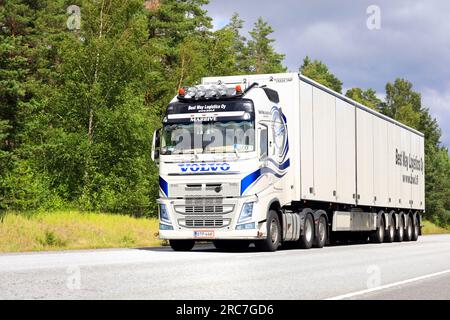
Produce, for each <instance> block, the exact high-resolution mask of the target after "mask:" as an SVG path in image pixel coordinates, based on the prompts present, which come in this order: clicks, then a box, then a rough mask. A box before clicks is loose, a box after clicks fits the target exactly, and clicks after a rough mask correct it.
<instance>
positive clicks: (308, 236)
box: [305, 219, 312, 242]
mask: <svg viewBox="0 0 450 320" xmlns="http://www.w3.org/2000/svg"><path fill="white" fill-rule="evenodd" d="M305 238H306V241H308V242H310V241H311V239H312V226H311V221H310V220H309V219H307V220H306V223H305Z"/></svg>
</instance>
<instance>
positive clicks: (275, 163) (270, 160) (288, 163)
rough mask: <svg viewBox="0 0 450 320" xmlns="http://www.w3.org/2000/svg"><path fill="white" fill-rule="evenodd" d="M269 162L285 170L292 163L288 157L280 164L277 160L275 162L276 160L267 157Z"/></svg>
mask: <svg viewBox="0 0 450 320" xmlns="http://www.w3.org/2000/svg"><path fill="white" fill-rule="evenodd" d="M267 160H268V161H269V162H271V163H273V164H274V165H275V167H277V168H278V170H285V169H287V168H289V166H290V165H291V163H290V161H289V159H287V160H286V161H285V162H284V163H282V164H279V163H277V162H275V160H273V159H267Z"/></svg>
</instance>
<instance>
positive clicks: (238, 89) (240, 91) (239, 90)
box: [235, 84, 242, 93]
mask: <svg viewBox="0 0 450 320" xmlns="http://www.w3.org/2000/svg"><path fill="white" fill-rule="evenodd" d="M235 89H236V93H242V88H241V85H239V84H238V85H237V86H236V88H235Z"/></svg>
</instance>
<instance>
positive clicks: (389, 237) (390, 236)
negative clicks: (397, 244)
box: [384, 215, 395, 243]
mask: <svg viewBox="0 0 450 320" xmlns="http://www.w3.org/2000/svg"><path fill="white" fill-rule="evenodd" d="M394 239H395V223H394V218H393V217H392V215H389V225H388V229H387V232H386V234H385V235H384V242H387V243H391V242H393V241H394Z"/></svg>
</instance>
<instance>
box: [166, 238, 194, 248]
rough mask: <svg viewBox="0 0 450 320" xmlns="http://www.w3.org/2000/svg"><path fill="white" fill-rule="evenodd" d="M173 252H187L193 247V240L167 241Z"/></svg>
mask: <svg viewBox="0 0 450 320" xmlns="http://www.w3.org/2000/svg"><path fill="white" fill-rule="evenodd" d="M169 242H170V246H171V247H172V249H173V250H174V251H189V250H191V249H192V248H193V247H194V245H195V240H169Z"/></svg>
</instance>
